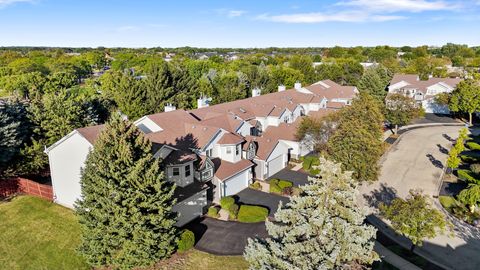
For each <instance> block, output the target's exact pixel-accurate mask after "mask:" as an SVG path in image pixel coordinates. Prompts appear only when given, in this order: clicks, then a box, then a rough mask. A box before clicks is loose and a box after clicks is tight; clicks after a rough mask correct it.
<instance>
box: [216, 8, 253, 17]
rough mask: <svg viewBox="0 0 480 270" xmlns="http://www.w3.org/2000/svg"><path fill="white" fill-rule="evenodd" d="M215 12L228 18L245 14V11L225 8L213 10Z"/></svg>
mask: <svg viewBox="0 0 480 270" xmlns="http://www.w3.org/2000/svg"><path fill="white" fill-rule="evenodd" d="M215 12H216V13H217V14H219V15H222V16H227V17H228V18H235V17H240V16H243V15H245V13H247V12H246V11H245V10H239V9H226V8H221V9H217V10H215Z"/></svg>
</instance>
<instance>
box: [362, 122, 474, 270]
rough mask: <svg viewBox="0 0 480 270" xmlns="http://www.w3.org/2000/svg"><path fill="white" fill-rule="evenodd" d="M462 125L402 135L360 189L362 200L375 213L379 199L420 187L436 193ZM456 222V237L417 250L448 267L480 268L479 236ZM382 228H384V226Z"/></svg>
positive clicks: (444, 237)
mask: <svg viewBox="0 0 480 270" xmlns="http://www.w3.org/2000/svg"><path fill="white" fill-rule="evenodd" d="M460 128H461V127H459V126H439V127H428V128H419V129H414V130H411V131H409V132H406V133H405V134H403V135H402V136H401V137H400V139H399V141H398V143H397V144H396V145H394V146H393V148H392V149H391V150H390V151H389V152H388V153H387V155H386V157H385V159H384V162H383V164H382V169H381V175H380V179H379V181H378V182H375V183H374V184H371V185H363V186H362V187H361V188H360V191H361V194H362V195H363V198H361V200H363V201H364V203H365V204H368V205H369V206H371V207H372V208H370V211H371V212H374V211H375V207H376V206H377V205H378V203H379V202H380V201H389V200H392V199H393V198H395V197H396V196H399V197H405V196H407V195H408V193H409V190H410V189H418V188H420V189H422V190H423V192H424V194H427V195H429V196H434V195H437V193H438V187H439V178H440V175H441V173H442V169H443V166H444V162H445V160H446V158H447V153H448V149H449V148H450V146H451V144H452V140H454V139H455V138H456V137H457V136H458V130H459V129H460ZM455 225H456V232H455V236H454V237H453V238H450V237H448V236H445V235H441V236H438V237H436V238H434V239H431V240H428V241H426V242H425V243H424V245H423V247H420V248H417V249H416V253H417V254H419V255H421V256H424V257H425V258H427V259H428V258H430V259H432V260H434V261H436V262H438V263H440V264H441V265H443V266H444V267H445V268H450V269H480V235H479V234H478V232H477V230H471V229H470V227H468V226H465V225H463V224H455ZM380 229H382V230H383V228H382V226H380ZM401 241H403V240H401V239H400V242H401ZM407 247H408V246H407Z"/></svg>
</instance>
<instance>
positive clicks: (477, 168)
mask: <svg viewBox="0 0 480 270" xmlns="http://www.w3.org/2000/svg"><path fill="white" fill-rule="evenodd" d="M470 170H471V171H472V172H473V173H475V174H480V163H475V164H472V165H470Z"/></svg>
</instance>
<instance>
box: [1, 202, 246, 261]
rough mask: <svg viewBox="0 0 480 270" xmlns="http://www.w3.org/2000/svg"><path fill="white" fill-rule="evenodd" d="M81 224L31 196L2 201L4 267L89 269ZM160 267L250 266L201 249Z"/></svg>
mask: <svg viewBox="0 0 480 270" xmlns="http://www.w3.org/2000/svg"><path fill="white" fill-rule="evenodd" d="M79 243H80V227H79V225H78V223H77V219H76V217H75V215H74V214H73V212H72V210H70V209H67V208H64V207H62V206H59V205H57V204H53V203H51V202H48V201H45V200H43V199H39V198H36V197H31V196H19V197H16V198H14V199H13V200H12V201H10V202H0V269H2V270H3V269H9V270H13V269H22V270H23V269H45V270H49V269H55V270H56V269H62V270H69V269H75V270H76V269H89V267H88V266H87V265H86V263H85V262H84V261H83V260H82V258H81V257H80V256H79V255H77V254H76V252H75V248H76V247H77V246H78V244H79ZM169 261H171V263H169V264H168V266H166V267H162V263H159V266H158V268H156V269H172V270H183V269H185V270H189V269H191V270H198V269H206V270H220V269H232V270H243V269H247V268H248V265H247V262H246V261H245V260H244V259H243V258H242V257H241V256H214V255H210V254H208V253H204V252H201V251H197V250H191V251H188V252H186V253H184V254H181V255H174V256H173V258H172V260H169Z"/></svg>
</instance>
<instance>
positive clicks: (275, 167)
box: [268, 155, 284, 177]
mask: <svg viewBox="0 0 480 270" xmlns="http://www.w3.org/2000/svg"><path fill="white" fill-rule="evenodd" d="M283 168H284V164H283V155H280V156H278V157H276V158H274V159H272V160H270V161H269V162H268V176H269V177H270V176H272V175H274V174H276V173H277V172H279V171H280V170H282V169H283Z"/></svg>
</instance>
